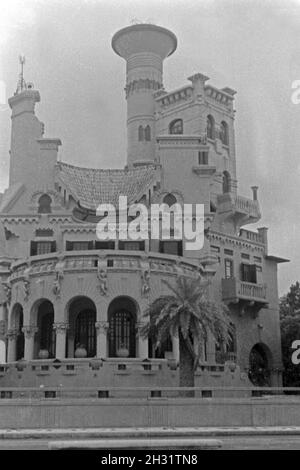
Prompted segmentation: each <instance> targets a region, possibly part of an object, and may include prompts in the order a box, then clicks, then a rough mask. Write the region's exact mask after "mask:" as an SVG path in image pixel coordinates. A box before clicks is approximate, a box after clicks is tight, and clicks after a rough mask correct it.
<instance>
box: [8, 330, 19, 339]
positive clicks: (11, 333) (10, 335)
mask: <svg viewBox="0 0 300 470" xmlns="http://www.w3.org/2000/svg"><path fill="white" fill-rule="evenodd" d="M17 336H18V331H17V330H16V328H10V329H9V330H7V333H6V337H7V338H8V340H9V341H12V340H14V339H16V338H17Z"/></svg>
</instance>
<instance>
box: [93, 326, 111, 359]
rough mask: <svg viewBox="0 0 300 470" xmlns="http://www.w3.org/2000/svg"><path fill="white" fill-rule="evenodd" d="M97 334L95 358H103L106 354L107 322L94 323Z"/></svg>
mask: <svg viewBox="0 0 300 470" xmlns="http://www.w3.org/2000/svg"><path fill="white" fill-rule="evenodd" d="M95 327H96V332H97V357H99V358H100V357H101V358H105V357H107V356H108V354H107V332H108V327H109V323H108V322H107V321H96V323H95Z"/></svg>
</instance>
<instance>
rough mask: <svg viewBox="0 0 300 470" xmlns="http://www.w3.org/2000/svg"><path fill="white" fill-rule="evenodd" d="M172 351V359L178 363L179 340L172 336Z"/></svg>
mask: <svg viewBox="0 0 300 470" xmlns="http://www.w3.org/2000/svg"><path fill="white" fill-rule="evenodd" d="M171 340H172V349H173V359H174V361H176V362H177V363H179V338H178V336H172V338H171Z"/></svg>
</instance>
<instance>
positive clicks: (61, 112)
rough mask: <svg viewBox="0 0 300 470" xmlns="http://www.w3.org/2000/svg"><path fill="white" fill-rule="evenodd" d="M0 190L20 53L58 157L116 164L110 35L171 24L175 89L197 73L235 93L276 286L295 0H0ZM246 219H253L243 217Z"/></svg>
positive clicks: (293, 184)
mask: <svg viewBox="0 0 300 470" xmlns="http://www.w3.org/2000/svg"><path fill="white" fill-rule="evenodd" d="M0 12H1V13H0V191H3V190H4V189H5V188H6V187H7V183H8V165H9V158H8V150H9V147H10V110H9V108H8V106H7V105H6V104H5V102H6V101H7V98H8V97H9V96H11V95H12V94H13V92H14V91H15V88H16V83H17V79H18V73H19V63H18V56H19V55H20V54H24V55H25V56H26V65H25V79H26V80H27V81H32V82H34V84H35V87H36V88H37V89H38V90H39V91H40V94H41V103H39V104H38V105H37V107H36V111H37V115H38V117H39V119H41V120H42V121H43V122H44V123H45V129H46V131H45V136H49V137H59V138H61V140H62V142H63V146H62V148H61V150H60V157H61V159H62V160H64V161H67V162H69V163H73V164H76V165H82V166H94V167H103V168H109V167H122V166H123V165H124V163H125V159H126V101H125V96H124V90H123V89H124V86H125V62H124V61H123V60H122V59H121V58H120V57H118V56H117V55H116V54H115V53H114V52H113V51H112V49H111V45H110V41H111V38H112V36H113V34H114V33H115V32H116V31H117V30H118V29H120V28H122V27H124V26H127V25H129V24H130V23H131V21H132V20H134V19H138V20H140V21H143V22H147V21H149V22H153V23H156V24H158V25H161V26H164V27H167V28H169V29H171V30H172V31H173V32H174V33H175V34H176V35H177V38H178V48H177V51H176V52H175V53H174V54H173V55H172V56H171V57H170V58H169V59H167V60H166V61H165V65H164V85H165V88H166V89H169V90H171V89H173V88H176V87H179V86H182V85H184V84H185V83H187V77H189V76H190V75H192V74H193V73H195V72H202V73H204V74H205V75H208V76H209V77H210V78H211V80H210V83H212V84H213V85H215V86H219V87H225V86H230V87H231V88H234V89H235V90H237V91H238V94H237V95H236V102H235V107H236V110H237V114H236V128H235V132H236V147H237V167H238V178H239V192H240V194H242V195H245V196H249V197H251V191H250V186H251V185H253V184H257V185H258V186H259V200H260V203H261V207H262V212H263V218H262V220H261V221H260V223H259V224H258V225H259V226H268V227H269V246H270V249H269V251H270V254H276V255H279V256H283V257H287V258H290V259H291V263H288V264H283V265H280V266H279V288H280V293H284V292H285V291H287V289H288V287H289V285H290V284H291V283H292V282H295V281H296V280H297V279H300V249H299V246H298V245H299V235H298V234H299V232H300V197H299V196H300V190H299V183H300V104H299V105H295V104H293V103H292V101H291V95H292V91H293V90H292V82H293V81H295V80H300V1H296V0H295V1H294V0H280V1H276V0H271V1H269V0H257V1H256V0H236V1H231V0H203V1H199V0H159V1H157V0H139V1H138V0H118V1H116V0H114V1H111V0H110V1H109V0H97V1H96V0H60V1H57V0H35V1H33V0H0ZM249 228H251V227H249Z"/></svg>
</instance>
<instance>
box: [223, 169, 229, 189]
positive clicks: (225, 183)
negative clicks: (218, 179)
mask: <svg viewBox="0 0 300 470" xmlns="http://www.w3.org/2000/svg"><path fill="white" fill-rule="evenodd" d="M230 191H231V177H230V174H229V173H228V171H224V173H223V193H230Z"/></svg>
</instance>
